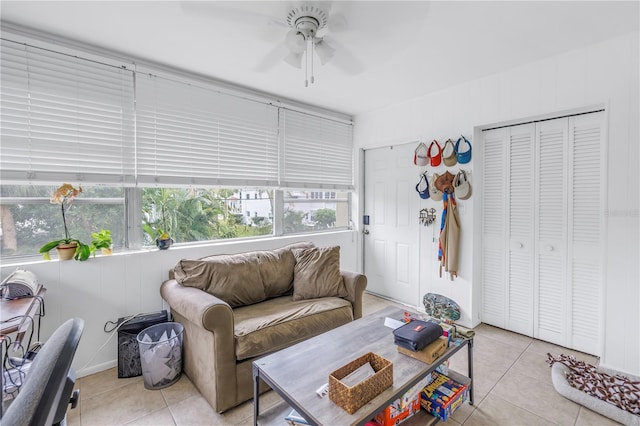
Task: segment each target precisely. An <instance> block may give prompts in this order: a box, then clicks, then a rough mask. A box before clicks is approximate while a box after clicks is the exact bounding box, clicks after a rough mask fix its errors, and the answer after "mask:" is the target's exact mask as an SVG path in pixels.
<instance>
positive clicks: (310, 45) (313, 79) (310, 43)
mask: <svg viewBox="0 0 640 426" xmlns="http://www.w3.org/2000/svg"><path fill="white" fill-rule="evenodd" d="M313 44H314V43H313V37H311V38H310V39H309V51H311V54H310V55H309V58H310V59H311V84H313V83H315V78H314V77H313Z"/></svg>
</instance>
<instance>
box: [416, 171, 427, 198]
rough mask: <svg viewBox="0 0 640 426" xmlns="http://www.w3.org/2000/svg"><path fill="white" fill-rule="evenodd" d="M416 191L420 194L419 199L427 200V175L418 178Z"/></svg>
mask: <svg viewBox="0 0 640 426" xmlns="http://www.w3.org/2000/svg"><path fill="white" fill-rule="evenodd" d="M416 191H418V194H420V198H422V199H423V200H426V199H427V198H429V196H430V195H429V180H428V179H427V174H426V173H423V174H422V175H421V176H420V181H419V182H418V184H417V185H416Z"/></svg>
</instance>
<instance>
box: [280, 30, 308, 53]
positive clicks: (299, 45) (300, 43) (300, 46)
mask: <svg viewBox="0 0 640 426" xmlns="http://www.w3.org/2000/svg"><path fill="white" fill-rule="evenodd" d="M285 43H286V45H287V47H288V48H289V50H290V51H292V52H294V53H302V52H304V51H305V49H306V46H305V38H304V34H302V33H300V32H299V31H296V30H295V29H293V30H291V31H289V32H288V33H287V36H286V38H285Z"/></svg>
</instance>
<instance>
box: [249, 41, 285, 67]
mask: <svg viewBox="0 0 640 426" xmlns="http://www.w3.org/2000/svg"><path fill="white" fill-rule="evenodd" d="M290 53H291V52H290V51H289V49H288V48H287V46H285V45H284V43H280V44H278V45H277V46H275V47H274V48H273V49H271V50H270V51H269V52H267V54H266V55H264V56H263V57H262V59H261V60H260V62H258V63H257V64H256V66H255V67H254V68H253V70H254V71H255V72H266V71H269V70H270V69H272V68H273V67H275V66H276V65H278V64H279V63H281V62H282V61H283V60H285V58H287V55H288V54H290Z"/></svg>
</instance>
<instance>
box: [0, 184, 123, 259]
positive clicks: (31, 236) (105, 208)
mask: <svg viewBox="0 0 640 426" xmlns="http://www.w3.org/2000/svg"><path fill="white" fill-rule="evenodd" d="M56 188H57V187H56V186H44V185H2V186H0V204H1V205H0V209H1V211H2V215H1V217H0V232H1V234H0V239H1V240H2V244H1V252H0V253H1V254H2V256H3V257H7V256H26V255H34V254H36V253H38V251H39V249H40V247H42V246H43V245H44V244H46V243H48V242H49V241H53V240H58V239H62V238H64V235H65V234H64V226H63V222H62V214H61V211H60V205H59V204H51V202H50V197H51V195H52V194H53V192H54V191H55V189H56ZM124 193H125V191H124V189H123V188H113V187H103V186H93V187H90V186H84V187H83V192H82V194H80V195H79V196H78V197H77V198H75V199H74V200H73V202H72V204H71V207H70V208H68V210H67V212H66V214H65V216H66V221H67V227H68V228H69V235H70V236H71V237H73V238H77V239H79V240H80V241H82V242H83V243H85V244H89V243H91V233H92V232H98V231H99V230H100V229H103V228H104V229H108V230H110V231H111V236H112V238H113V245H114V248H122V247H124V246H125V242H126V231H125V230H126V227H125V223H126V221H125V195H124Z"/></svg>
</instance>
